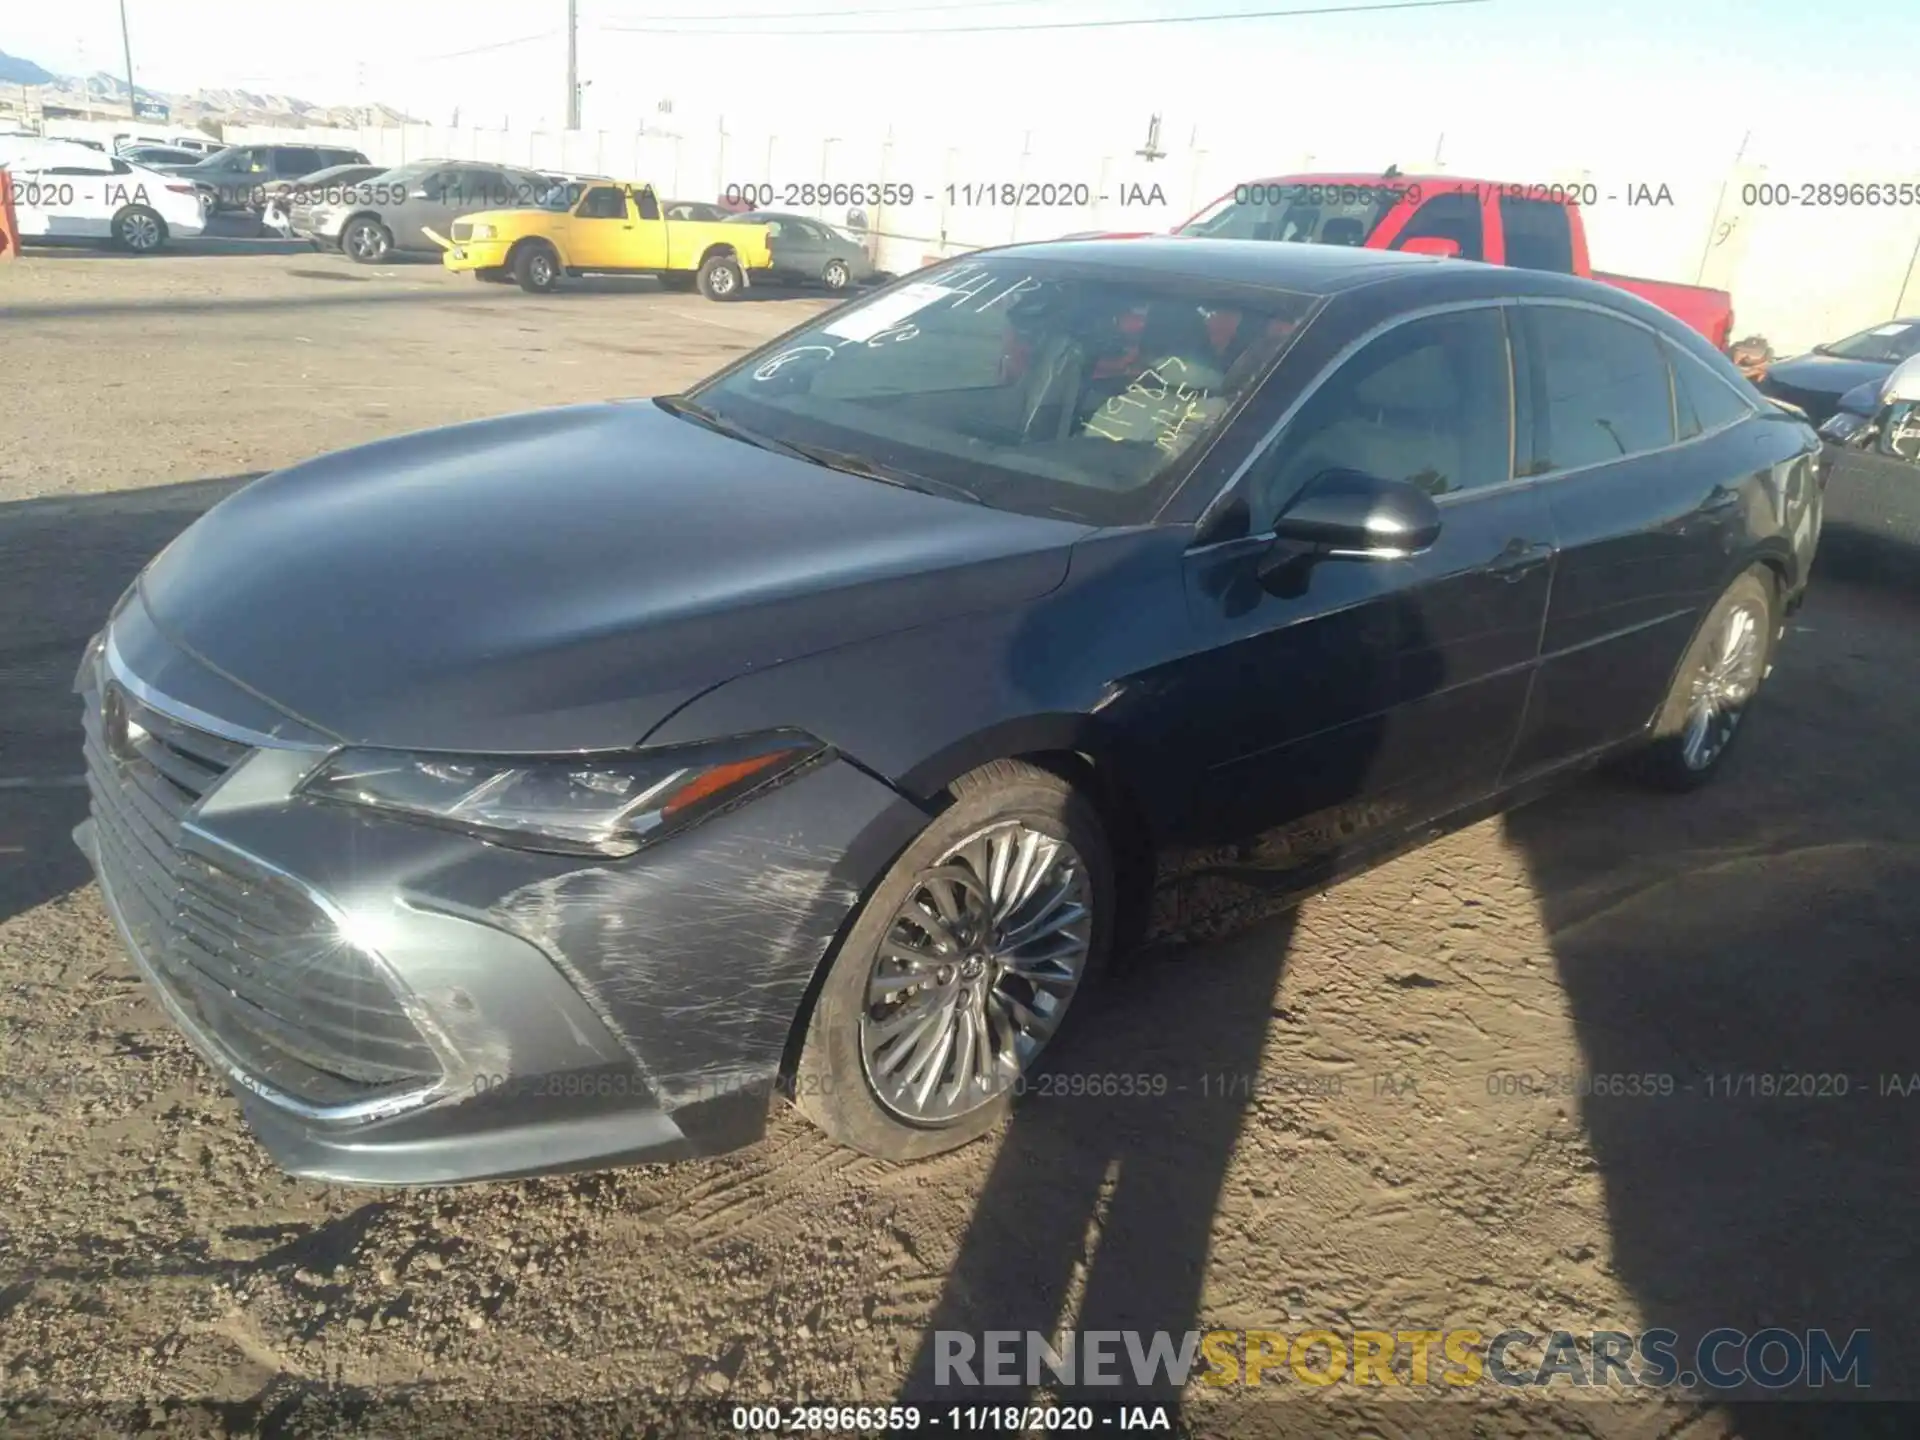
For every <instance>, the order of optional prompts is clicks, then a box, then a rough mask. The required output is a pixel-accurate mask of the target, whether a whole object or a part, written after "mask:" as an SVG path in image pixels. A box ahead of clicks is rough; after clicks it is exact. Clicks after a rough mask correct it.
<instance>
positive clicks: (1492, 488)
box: [1187, 296, 1597, 555]
mask: <svg viewBox="0 0 1920 1440" xmlns="http://www.w3.org/2000/svg"><path fill="white" fill-rule="evenodd" d="M1516 303H1518V302H1517V300H1516V298H1515V297H1513V296H1499V297H1496V298H1493V299H1477V300H1448V301H1444V302H1442V303H1440V304H1438V305H1423V306H1421V307H1420V308H1419V309H1417V310H1408V311H1405V312H1403V313H1401V314H1399V315H1395V316H1394V317H1393V318H1392V319H1390V320H1382V321H1381V322H1380V323H1379V324H1377V325H1375V326H1374V327H1373V328H1371V329H1369V330H1366V331H1363V332H1362V333H1361V334H1360V335H1359V336H1357V337H1356V338H1354V339H1353V340H1350V341H1348V342H1347V344H1345V345H1344V346H1342V347H1341V348H1340V350H1339V352H1338V353H1337V354H1335V355H1334V357H1333V358H1332V359H1331V360H1329V361H1327V363H1326V364H1324V365H1322V366H1321V367H1320V372H1319V373H1318V374H1317V375H1315V376H1314V377H1313V379H1312V380H1310V381H1308V382H1307V384H1305V385H1303V386H1302V387H1301V388H1300V393H1299V394H1298V395H1296V396H1294V397H1293V400H1292V402H1291V403H1290V404H1289V405H1288V406H1287V408H1286V409H1285V410H1283V411H1282V412H1281V413H1280V417H1279V418H1278V419H1277V420H1275V421H1274V422H1273V424H1272V425H1270V426H1268V427H1267V431H1266V433H1265V434H1264V435H1262V436H1261V437H1260V438H1259V439H1258V440H1257V441H1255V442H1254V443H1253V444H1252V445H1250V446H1248V447H1247V453H1246V455H1245V456H1244V457H1242V458H1241V460H1240V462H1239V463H1238V464H1237V465H1235V466H1234V467H1233V473H1232V474H1230V475H1228V476H1227V479H1226V483H1225V484H1224V485H1222V486H1221V487H1220V492H1219V494H1217V495H1215V496H1214V497H1213V499H1211V500H1209V501H1208V502H1207V505H1206V508H1205V509H1204V510H1202V511H1201V512H1200V518H1199V519H1198V520H1196V521H1195V522H1194V526H1193V533H1194V534H1196V535H1204V534H1206V533H1207V531H1208V530H1209V529H1210V528H1211V527H1212V524H1213V521H1214V519H1215V518H1216V516H1218V514H1219V512H1220V511H1221V510H1223V509H1225V508H1226V507H1227V506H1228V505H1229V504H1231V503H1232V501H1233V497H1234V496H1235V494H1236V493H1238V492H1239V491H1240V490H1241V489H1242V488H1243V487H1244V485H1245V484H1246V478H1247V472H1248V471H1250V470H1252V469H1253V467H1254V466H1255V465H1257V464H1258V463H1259V462H1260V461H1261V460H1262V459H1263V458H1265V456H1266V454H1267V452H1268V451H1270V450H1271V449H1272V448H1273V444H1274V441H1276V440H1277V439H1279V437H1280V433H1281V431H1283V430H1285V429H1286V428H1287V426H1288V425H1290V424H1291V423H1293V420H1294V418H1295V417H1296V416H1297V415H1298V414H1299V413H1300V412H1301V411H1302V410H1303V409H1305V408H1306V405H1307V402H1308V401H1310V400H1311V399H1313V397H1314V396H1315V395H1316V394H1317V393H1318V392H1319V390H1320V388H1321V387H1322V386H1323V385H1325V384H1326V383H1327V381H1329V380H1331V379H1332V378H1333V377H1334V376H1335V375H1337V374H1338V373H1339V372H1340V369H1341V367H1342V366H1344V365H1345V364H1346V363H1347V362H1348V361H1349V360H1351V359H1352V358H1353V357H1354V356H1356V355H1358V354H1359V353H1360V352H1361V351H1362V350H1364V349H1366V347H1367V346H1369V345H1371V344H1372V343H1373V342H1374V341H1375V340H1378V339H1379V338H1380V337H1381V336H1382V335H1388V334H1391V333H1392V332H1393V331H1395V330H1398V329H1399V328H1400V327H1401V326H1403V325H1411V324H1413V323H1414V322H1415V321H1416V320H1430V319H1432V318H1433V317H1434V316H1436V315H1455V314H1459V313H1460V312H1462V311H1466V310H1499V311H1502V312H1505V311H1507V310H1508V309H1509V308H1511V307H1512V306H1513V305H1515V304H1516ZM1596 308H1597V307H1596ZM1315 314H1316V316H1317V314H1318V312H1317V311H1316V312H1315ZM1500 319H1501V324H1502V327H1503V329H1505V331H1506V333H1507V336H1508V345H1507V354H1508V365H1509V369H1508V373H1509V374H1510V375H1511V374H1512V364H1513V359H1514V354H1515V352H1514V348H1513V338H1512V337H1513V328H1512V320H1511V318H1510V317H1509V316H1508V315H1506V314H1504V313H1503V314H1502V315H1501V317H1500ZM1262 383H1265V382H1264V381H1262ZM1508 423H1509V426H1512V425H1513V424H1515V423H1516V419H1515V412H1514V410H1513V409H1512V407H1509V410H1508ZM1510 433H1512V432H1511V431H1510ZM1513 463H1514V454H1513V450H1512V447H1511V446H1510V447H1509V450H1508V470H1509V472H1511V470H1512V466H1513ZM1537 478H1538V477H1535V476H1520V477H1517V478H1515V479H1511V480H1508V481H1506V482H1505V483H1503V484H1498V485H1479V486H1476V487H1474V488H1473V489H1471V490H1461V491H1457V492H1455V493H1454V494H1452V495H1436V496H1435V497H1434V503H1435V504H1437V505H1444V504H1447V503H1448V502H1449V501H1458V500H1462V499H1466V498H1467V497H1469V496H1477V495H1496V494H1504V493H1506V492H1507V491H1509V490H1511V489H1514V488H1515V487H1517V486H1521V485H1531V484H1533V483H1534V482H1535V480H1536V479H1537ZM1256 533H1257V534H1261V535H1264V534H1265V533H1267V532H1265V531H1259V532H1256ZM1247 538H1248V537H1246V536H1242V535H1236V536H1230V537H1228V538H1227V539H1224V540H1212V541H1209V542H1207V543H1206V544H1204V545H1195V546H1192V547H1190V548H1189V549H1188V551H1187V553H1188V554H1190V555H1197V554H1200V553H1202V552H1204V551H1207V550H1212V549H1214V548H1215V547H1216V546H1220V545H1238V544H1243V543H1245V541H1246V539H1247Z"/></svg>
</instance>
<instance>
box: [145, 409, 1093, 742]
mask: <svg viewBox="0 0 1920 1440" xmlns="http://www.w3.org/2000/svg"><path fill="white" fill-rule="evenodd" d="M1087 531H1088V527H1086V526H1083V525H1079V524H1075V523H1072V522H1068V521H1062V520H1053V519H1041V518H1035V517H1030V516H1022V515H1015V514H1010V513H1008V512H1005V511H1000V510H992V509H988V508H986V507H985V506H980V505H974V504H971V503H967V502H964V501H958V500H949V499H946V498H943V497H936V496H931V495H924V494H920V493H918V492H915V491H909V490H903V489H900V488H898V487H895V486H889V485H884V484H881V483H879V482H877V481H872V480H865V479H861V478H858V477H856V476H851V475H845V474H842V473H839V472H837V471H831V470H826V469H823V468H821V467H819V466H816V465H812V464H809V463H807V462H805V461H801V460H796V459H791V458H788V457H786V456H782V455H778V454H775V453H773V452H771V451H767V450H763V449H760V448H758V447H756V446H753V445H750V444H747V443H746V442H744V441H739V440H734V439H732V438H729V437H727V436H724V435H721V434H718V433H716V432H713V431H711V430H708V429H705V428H704V427H702V426H699V425H697V424H694V423H692V422H690V421H686V420H681V419H678V418H676V417H674V416H671V415H669V414H667V413H666V412H664V411H662V410H660V409H659V408H658V407H656V406H654V405H652V404H651V403H649V402H646V401H625V402H609V403H605V404H596V405H579V406H569V407H565V408H561V409H555V410H544V411H535V412H532V413H529V414H524V415H515V416H507V417H504V418H501V419H497V420H486V421H479V422H476V423H472V424H465V425H456V426H451V427H448V428H445V429H440V430H430V431H423V432H421V433H418V434H413V435H405V436H401V437H399V438H396V439H392V440H384V441H380V442H377V443H375V444H372V445H367V446H362V447H360V448H358V449H354V450H347V451H342V452H340V453H338V454H334V455H329V456H325V457H323V458H321V459H318V460H314V461H311V462H309V463H306V464H303V465H297V466H295V467H293V468H292V469H289V470H283V471H280V472H278V473H277V474H273V475H270V476H267V477H266V478H264V479H262V480H259V481H256V482H255V483H254V484H252V485H250V486H248V487H247V488H246V489H244V490H242V491H240V492H239V493H238V494H236V495H234V496H233V497H232V498H230V499H228V500H226V501H224V502H223V503H221V504H220V505H218V506H216V507H215V508H214V509H212V510H211V511H209V512H208V513H207V514H206V515H204V516H203V517H202V518H201V519H200V520H199V521H197V522H196V523H195V524H194V525H193V526H191V527H190V528H189V529H188V530H187V531H185V532H184V533H183V534H182V535H181V536H180V537H179V538H178V539H177V540H175V541H174V543H173V544H172V545H171V546H169V547H168V548H167V549H166V550H165V551H164V552H162V554H161V555H160V556H159V557H158V558H157V559H156V560H155V561H154V562H153V563H152V565H151V566H149V567H148V569H147V570H146V572H145V573H144V574H143V576H142V577H141V581H140V584H139V594H140V597H141V599H142V600H143V601H144V611H145V614H146V615H147V616H149V617H150V618H151V621H152V623H153V625H154V627H155V628H156V629H157V630H158V632H159V633H160V635H161V636H164V637H165V640H166V642H168V643H169V644H170V645H171V646H172V647H175V648H177V649H178V650H179V651H181V652H184V653H185V654H186V655H189V656H191V657H193V658H194V659H195V660H197V661H199V662H200V665H202V666H204V667H206V668H207V669H209V670H211V671H212V672H214V673H215V674H216V675H218V676H220V677H221V679H222V680H223V681H224V682H225V683H226V684H228V685H229V686H231V687H233V688H235V689H238V690H243V691H246V692H250V693H252V694H253V695H255V696H258V697H260V698H261V699H262V700H264V701H266V702H269V703H271V704H272V705H273V706H274V707H275V708H276V709H277V710H279V711H280V712H281V713H283V714H284V715H286V716H289V717H291V718H292V719H294V720H297V721H299V722H301V723H302V724H304V725H306V726H308V727H311V728H313V729H316V730H319V731H322V732H325V733H327V734H330V735H332V736H333V737H335V738H337V739H340V740H344V741H349V742H352V743H356V744H370V745H391V746H399V747H407V748H418V749H444V750H472V751H536V750H540V751H545V750H574V749H583V750H584V749H598V748H618V747H622V746H626V745H631V744H635V743H637V742H638V741H640V740H641V739H643V738H644V737H645V736H646V734H647V733H648V732H649V731H651V730H652V729H654V728H655V727H656V726H657V725H658V724H659V723H660V722H661V721H662V720H664V719H665V718H666V717H667V716H668V715H670V714H671V713H672V712H673V711H674V710H676V709H677V708H679V707H680V706H681V705H682V704H684V703H685V702H686V701H688V700H690V699H692V698H693V697H694V696H695V695H697V694H699V693H700V692H701V691H703V690H706V689H708V688H710V687H712V686H714V685H717V684H719V683H721V682H723V681H725V680H728V679H730V678H732V677H734V676H736V675H739V674H741V673H743V672H745V671H748V670H751V669H755V668H759V667H763V666H768V665H774V664H778V663H780V662H781V661H784V660H791V659H795V658H798V657H800V656H803V655H807V654H811V653H815V652H818V651H821V650H825V649H831V648H834V647H837V646H842V645H847V644H851V643H855V642H857V641H860V640H863V639H870V638H873V637H875V636H878V635H882V634H886V633H889V632H892V631H896V630H902V629H906V628H910V627H914V626H922V625H928V624H932V623H934V622H938V621H951V620H954V619H957V618H959V617H961V616H964V615H966V614H968V613H970V612H978V611H983V610H987V609H997V608H1001V607H1004V606H1008V605H1012V604H1017V603H1019V602H1021V601H1023V600H1027V599H1031V598H1033V597H1035V596H1038V595H1041V594H1044V593H1045V592H1047V591H1048V590H1050V589H1053V588H1054V587H1055V586H1057V585H1059V584H1060V583H1061V581H1062V580H1064V579H1065V576H1066V569H1067V559H1068V553H1069V550H1070V547H1071V546H1072V544H1073V542H1074V541H1075V540H1077V539H1078V538H1080V537H1081V536H1082V535H1084V534H1086V533H1087ZM767 723H768V725H769V726H774V725H778V724H780V723H782V717H780V716H778V715H769V716H767Z"/></svg>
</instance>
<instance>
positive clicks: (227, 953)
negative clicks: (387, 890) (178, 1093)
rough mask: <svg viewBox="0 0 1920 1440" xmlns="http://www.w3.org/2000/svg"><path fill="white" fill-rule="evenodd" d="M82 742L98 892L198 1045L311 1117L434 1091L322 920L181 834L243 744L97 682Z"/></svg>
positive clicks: (233, 859) (277, 886)
mask: <svg viewBox="0 0 1920 1440" xmlns="http://www.w3.org/2000/svg"><path fill="white" fill-rule="evenodd" d="M86 736H87V738H86V762H87V786H88V789H89V791H90V793H91V796H92V802H93V803H92V813H93V819H94V832H95V842H96V848H97V850H98V859H99V866H100V878H101V881H102V883H103V885H104V887H105V888H106V890H107V892H108V895H109V897H110V899H111V900H112V902H113V904H114V907H115V909H116V910H117V911H118V912H119V915H120V919H121V922H122V924H123V925H124V926H125V927H126V929H127V932H128V937H129V939H130V940H131V941H132V942H133V945H134V947H135V949H136V950H137V951H138V958H139V959H141V960H142V961H144V962H145V965H146V967H147V969H148V971H149V973H150V975H151V976H152V978H154V980H155V981H156V982H157V983H159V984H161V985H162V986H164V987H165V989H166V991H167V993H168V996H169V997H170V998H171V999H172V1000H173V1001H174V1003H175V1004H176V1005H178V1006H179V1007H180V1008H181V1009H182V1010H183V1011H184V1012H185V1013H186V1014H187V1016H188V1017H189V1018H190V1019H191V1020H192V1021H193V1023H194V1024H195V1025H196V1026H197V1027H198V1028H199V1029H200V1030H201V1032H202V1033H203V1035H204V1036H205V1037H206V1038H207V1039H208V1040H210V1041H213V1042H214V1043H216V1044H217V1045H218V1046H219V1047H220V1048H221V1049H222V1050H224V1051H225V1052H226V1054H227V1056H228V1058H230V1059H231V1060H232V1061H233V1062H234V1063H235V1064H236V1065H237V1066H238V1067H239V1068H240V1069H241V1070H243V1071H245V1072H247V1073H248V1074H249V1075H250V1076H252V1077H253V1078H255V1079H257V1080H259V1081H261V1082H263V1083H264V1084H265V1085H267V1086H269V1087H271V1088H272V1089H274V1090H278V1091H281V1092H284V1093H286V1094H288V1095H291V1096H293V1097H294V1098H296V1099H298V1100H301V1101H303V1102H306V1103H308V1104H312V1105H316V1106H329V1105H341V1104H351V1103H356V1102H359V1101H363V1100H366V1099H368V1098H370V1097H372V1096H375V1095H377V1094H379V1093H380V1092H383V1091H386V1090H390V1089H402V1088H413V1087H417V1086H419V1085H421V1084H423V1083H425V1082H429V1081H431V1080H433V1079H437V1078H438V1077H439V1075H440V1073H441V1072H440V1066H439V1063H438V1061H437V1058H436V1056H435V1054H434V1052H433V1050H432V1048H431V1047H430V1046H429V1045H428V1044H427V1042H426V1041H425V1039H424V1038H423V1037H422V1036H421V1034H420V1032H419V1030H418V1029H417V1028H416V1027H415V1025H414V1023H413V1021H412V1019H411V1018H410V1017H409V1016H408V1015H407V1013H406V1011H405V1009H404V1008H403V1007H402V1005H401V1004H400V1000H399V997H398V996H397V995H396V994H395V993H394V991H393V989H392V987H391V986H390V985H389V984H388V983H387V981H386V979H385V978H384V976H383V974H382V973H381V971H380V969H379V968H378V967H377V966H376V965H375V964H374V963H373V961H372V960H371V959H369V957H368V956H367V955H366V954H364V953H363V952H362V951H360V950H358V949H355V948H354V947H353V946H352V945H350V944H348V943H346V942H345V941H344V940H343V939H342V938H341V937H340V935H339V932H338V929H337V927H336V926H335V925H334V923H333V919H332V917H331V916H330V915H328V914H327V913H326V912H325V911H324V910H323V909H322V908H321V907H320V906H319V905H318V904H317V903H316V902H315V901H314V900H313V899H312V898H310V897H309V896H308V895H307V894H305V893H304V892H303V891H302V890H301V889H300V888H299V887H297V886H295V885H293V884H291V883H289V882H288V881H287V880H286V879H285V878H284V877H282V876H279V875H276V874H274V873H273V872H272V871H270V870H267V869H266V868H264V867H259V866H255V865H253V864H252V863H251V862H249V861H247V860H245V859H244V858H243V857H240V856H238V855H234V854H228V853H226V852H224V851H220V850H216V849H215V847H212V846H210V845H208V844H206V842H204V841H199V840H196V839H195V838H194V837H192V836H191V835H190V834H188V833H186V832H185V831H183V829H182V822H183V820H184V819H185V817H186V815H187V812H188V811H189V810H190V809H191V808H192V807H193V805H194V804H195V803H196V802H197V801H198V800H199V799H200V798H201V797H202V796H204V795H205V794H206V792H207V791H208V790H209V789H211V788H212V786H213V785H214V784H215V782H217V781H218V780H220V779H221V778H222V777H224V776H225V775H226V774H227V773H228V772H229V771H231V770H232V769H233V767H234V766H235V765H237V764H239V763H240V761H242V760H244V759H245V758H246V757H247V755H249V754H250V753H251V751H250V749H249V747H248V746H246V745H244V744H240V743H238V742H236V741H232V740H228V739H225V738H223V737H220V736H217V735H213V734H209V733H208V732H206V731H204V730H200V729H197V728H195V727H192V726H189V725H186V724H183V723H182V722H180V721H179V720H176V719H174V718H172V717H170V716H168V715H165V714H163V713H161V712H160V711H157V710H155V709H153V708H152V707H150V706H147V705H145V704H142V703H141V702H140V701H138V700H136V699H134V698H133V697H132V696H130V695H129V694H127V692H126V691H125V690H124V689H122V688H121V687H120V686H118V685H117V684H113V683H111V682H109V683H107V684H106V685H104V686H99V685H96V686H94V687H93V688H92V689H91V690H90V691H89V693H88V694H87V710H86ZM208 852H212V853H208Z"/></svg>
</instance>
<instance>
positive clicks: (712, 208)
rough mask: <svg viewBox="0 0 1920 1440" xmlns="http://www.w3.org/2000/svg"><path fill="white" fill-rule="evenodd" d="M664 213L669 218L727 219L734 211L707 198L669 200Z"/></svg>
mask: <svg viewBox="0 0 1920 1440" xmlns="http://www.w3.org/2000/svg"><path fill="white" fill-rule="evenodd" d="M662 213H664V214H665V215H666V217H667V219H669V220H725V219H726V218H727V217H728V216H729V215H731V214H732V213H733V212H732V211H730V210H723V209H722V208H721V207H720V206H718V205H710V204H708V203H707V202H706V201H705V200H669V201H667V202H666V203H665V205H664V207H663V210H662Z"/></svg>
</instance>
